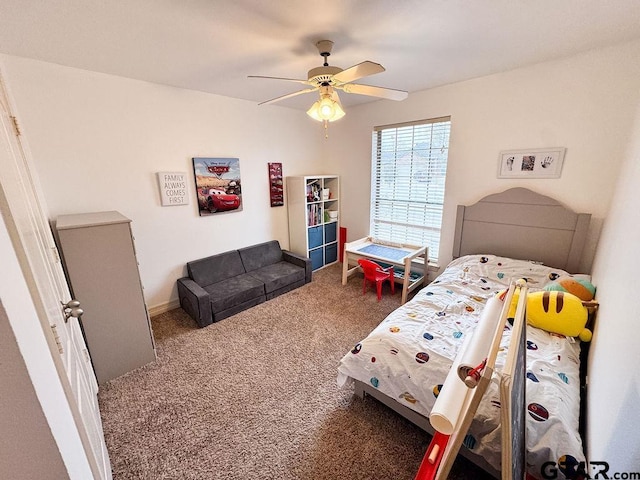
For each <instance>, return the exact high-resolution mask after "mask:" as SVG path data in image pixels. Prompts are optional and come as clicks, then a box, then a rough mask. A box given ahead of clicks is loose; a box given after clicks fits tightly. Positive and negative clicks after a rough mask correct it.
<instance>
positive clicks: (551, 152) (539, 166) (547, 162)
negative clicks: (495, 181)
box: [498, 147, 565, 178]
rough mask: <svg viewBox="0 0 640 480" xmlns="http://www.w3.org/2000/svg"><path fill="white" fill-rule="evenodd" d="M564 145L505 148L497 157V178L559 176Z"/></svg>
mask: <svg viewBox="0 0 640 480" xmlns="http://www.w3.org/2000/svg"><path fill="white" fill-rule="evenodd" d="M564 151H565V149H564V147H558V148H541V149H530V150H506V151H504V152H500V156H499V157H498V178H560V174H561V173H562V162H563V161H564Z"/></svg>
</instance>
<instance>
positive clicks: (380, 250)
mask: <svg viewBox="0 0 640 480" xmlns="http://www.w3.org/2000/svg"><path fill="white" fill-rule="evenodd" d="M358 251H359V252H362V253H366V254H369V255H375V256H376V257H378V258H387V259H389V260H402V259H403V258H404V257H406V256H407V255H410V254H411V253H412V252H411V251H410V250H403V249H402V248H396V247H389V246H387V245H376V244H369V245H365V246H364V247H361V248H359V249H358Z"/></svg>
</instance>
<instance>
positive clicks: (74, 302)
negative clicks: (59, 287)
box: [60, 300, 80, 310]
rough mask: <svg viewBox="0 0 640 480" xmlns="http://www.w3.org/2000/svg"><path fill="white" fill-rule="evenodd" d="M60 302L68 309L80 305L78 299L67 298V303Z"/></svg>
mask: <svg viewBox="0 0 640 480" xmlns="http://www.w3.org/2000/svg"><path fill="white" fill-rule="evenodd" d="M60 303H62V306H63V307H64V309H65V310H66V309H68V308H78V307H79V306H80V302H79V301H78V300H69V301H68V302H67V303H64V302H60Z"/></svg>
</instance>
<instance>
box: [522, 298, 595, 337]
mask: <svg viewBox="0 0 640 480" xmlns="http://www.w3.org/2000/svg"><path fill="white" fill-rule="evenodd" d="M587 320H589V312H588V310H587V308H586V307H585V306H584V305H583V304H582V300H580V299H579V298H578V297H576V296H575V295H573V294H571V293H568V292H558V291H552V292H548V291H542V292H533V293H530V294H529V295H527V323H528V324H529V325H532V326H534V327H538V328H541V329H542V330H546V331H547V332H551V333H559V334H561V335H565V336H567V337H578V338H580V340H582V341H583V342H589V341H591V336H592V334H591V330H589V329H588V328H586V327H585V326H586V324H587Z"/></svg>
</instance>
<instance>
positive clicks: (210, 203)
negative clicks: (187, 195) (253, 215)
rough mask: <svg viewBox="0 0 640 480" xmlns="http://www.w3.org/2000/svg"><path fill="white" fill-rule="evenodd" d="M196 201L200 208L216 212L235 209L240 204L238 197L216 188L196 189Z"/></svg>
mask: <svg viewBox="0 0 640 480" xmlns="http://www.w3.org/2000/svg"><path fill="white" fill-rule="evenodd" d="M198 202H199V204H200V210H208V211H209V212H211V213H216V212H223V211H226V210H235V209H236V208H238V207H239V206H240V197H239V196H238V195H235V194H232V193H226V192H225V191H224V190H219V189H217V188H201V189H200V190H199V191H198Z"/></svg>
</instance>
